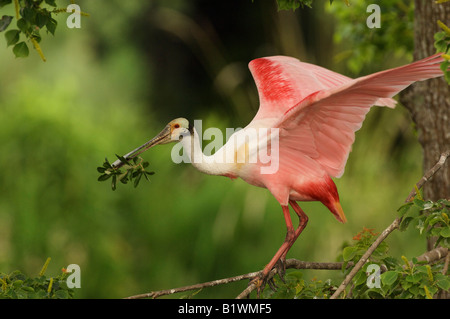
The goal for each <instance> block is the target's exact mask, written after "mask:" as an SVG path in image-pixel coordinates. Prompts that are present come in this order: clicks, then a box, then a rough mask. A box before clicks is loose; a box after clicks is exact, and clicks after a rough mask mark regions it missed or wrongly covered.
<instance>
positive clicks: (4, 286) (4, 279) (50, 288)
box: [0, 258, 74, 299]
mask: <svg viewBox="0 0 450 319" xmlns="http://www.w3.org/2000/svg"><path fill="white" fill-rule="evenodd" d="M49 261H50V258H49V259H47V262H46V263H45V265H44V267H43V268H42V270H41V272H40V273H39V275H38V276H37V277H29V276H27V275H25V274H23V273H22V272H21V271H19V270H15V271H13V272H11V273H10V274H3V273H0V285H1V290H0V299H70V298H73V295H74V289H71V288H68V287H67V284H66V280H67V277H68V274H67V273H65V272H64V271H62V272H61V274H59V275H57V276H55V277H50V278H47V277H46V276H45V270H46V268H47V265H48V263H49Z"/></svg>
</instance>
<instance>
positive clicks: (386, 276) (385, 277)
mask: <svg viewBox="0 0 450 319" xmlns="http://www.w3.org/2000/svg"><path fill="white" fill-rule="evenodd" d="M380 278H381V282H382V283H383V285H386V286H391V285H393V284H394V282H395V281H396V280H397V278H398V272H396V271H386V272H384V273H382V274H381V276H380Z"/></svg>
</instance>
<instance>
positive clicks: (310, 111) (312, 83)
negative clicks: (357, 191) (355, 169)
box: [249, 54, 443, 177]
mask: <svg viewBox="0 0 450 319" xmlns="http://www.w3.org/2000/svg"><path fill="white" fill-rule="evenodd" d="M442 61H443V59H442V58H441V57H440V55H439V54H437V55H433V56H431V57H428V58H426V59H423V60H420V61H417V62H415V63H411V64H409V65H406V66H402V67H398V68H394V69H390V70H386V71H382V72H378V73H374V74H371V75H368V76H364V77H360V78H358V79H354V80H353V79H351V78H348V77H346V76H343V75H341V74H338V73H335V72H333V71H330V70H327V69H324V68H322V67H319V66H316V65H312V64H308V63H304V62H300V61H299V60H297V59H295V58H291V57H283V56H275V57H267V58H260V59H256V60H253V61H251V62H250V64H249V68H250V71H251V72H252V75H253V77H254V79H255V82H256V86H257V88H258V93H259V98H260V108H259V110H258V113H257V114H256V116H255V118H254V121H258V120H262V119H266V118H276V119H278V120H277V122H276V125H275V127H278V128H280V130H281V133H280V144H279V146H280V161H281V162H283V165H280V169H281V170H284V169H287V168H289V172H284V173H286V174H291V175H296V173H301V174H304V175H310V174H305V173H307V172H305V168H307V167H310V168H311V169H312V168H313V167H314V170H317V169H318V167H321V168H322V172H326V173H327V174H328V175H330V176H334V177H340V176H341V175H342V174H343V172H344V168H345V164H346V162H347V158H348V155H349V153H350V150H351V146H352V144H353V142H354V139H355V132H356V131H357V130H358V129H360V128H361V125H362V122H363V121H364V118H365V116H366V114H367V112H368V111H369V110H370V107H371V106H373V105H379V106H388V107H394V106H395V104H396V101H395V100H393V99H391V97H392V96H394V95H395V94H397V93H398V92H400V91H401V90H403V89H404V88H406V87H407V86H409V85H410V84H411V83H413V82H415V81H420V80H425V79H429V78H433V77H438V76H441V75H442V71H441V70H440V68H439V64H440V63H441V62H442ZM304 158H308V161H306V162H305V161H304V160H301V159H304ZM309 159H311V160H312V161H310V160H309ZM308 162H309V163H310V164H307V163H308ZM314 162H316V163H317V164H318V165H316V163H314ZM301 163H303V164H301ZM311 163H313V164H314V165H312V164H311ZM295 167H297V169H295ZM279 173H280V174H283V172H279ZM310 173H313V174H317V175H321V174H322V173H321V172H320V171H315V172H310Z"/></svg>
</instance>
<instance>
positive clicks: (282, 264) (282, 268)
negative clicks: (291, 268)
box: [273, 258, 286, 283]
mask: <svg viewBox="0 0 450 319" xmlns="http://www.w3.org/2000/svg"><path fill="white" fill-rule="evenodd" d="M273 268H274V269H276V270H277V274H278V276H279V277H280V279H281V281H282V282H284V283H286V281H285V280H284V276H285V275H286V259H285V258H280V259H279V260H278V261H277V263H276V264H275V266H274V267H273Z"/></svg>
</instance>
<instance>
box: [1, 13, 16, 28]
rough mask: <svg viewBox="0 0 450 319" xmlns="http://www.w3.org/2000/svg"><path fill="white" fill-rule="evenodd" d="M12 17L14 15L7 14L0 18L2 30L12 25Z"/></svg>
mask: <svg viewBox="0 0 450 319" xmlns="http://www.w3.org/2000/svg"><path fill="white" fill-rule="evenodd" d="M12 19H13V17H12V16H6V15H4V16H3V17H2V18H1V19H0V32H2V31H5V30H6V29H7V28H8V26H9V25H10V23H11V21H12Z"/></svg>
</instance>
